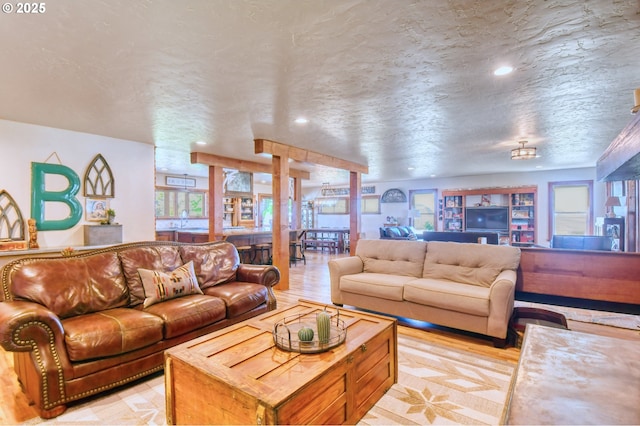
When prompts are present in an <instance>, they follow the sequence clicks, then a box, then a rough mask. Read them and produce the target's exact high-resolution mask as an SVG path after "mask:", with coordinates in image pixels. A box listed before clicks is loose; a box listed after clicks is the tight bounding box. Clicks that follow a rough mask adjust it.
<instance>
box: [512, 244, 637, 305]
mask: <svg viewBox="0 0 640 426" xmlns="http://www.w3.org/2000/svg"><path fill="white" fill-rule="evenodd" d="M520 250H521V257H520V267H519V268H518V279H517V281H516V291H519V292H525V293H536V294H544V295H549V296H561V297H573V298H578V299H588V300H600V301H605V302H614V303H628V304H636V305H640V281H638V277H639V276H640V254H638V253H624V252H610V251H590V250H563V249H547V248H521V249H520Z"/></svg>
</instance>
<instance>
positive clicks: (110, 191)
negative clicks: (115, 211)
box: [84, 154, 115, 198]
mask: <svg viewBox="0 0 640 426" xmlns="http://www.w3.org/2000/svg"><path fill="white" fill-rule="evenodd" d="M84 196H85V197H100V198H114V197H115V179H114V178H113V173H112V172H111V167H109V163H107V160H105V159H104V157H103V156H102V154H98V155H96V156H95V157H94V159H93V161H91V164H90V165H89V167H88V168H87V172H86V173H85V175H84Z"/></svg>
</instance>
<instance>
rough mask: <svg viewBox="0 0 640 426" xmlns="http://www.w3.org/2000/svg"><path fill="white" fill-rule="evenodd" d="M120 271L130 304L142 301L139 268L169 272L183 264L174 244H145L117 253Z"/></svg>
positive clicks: (142, 291)
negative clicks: (120, 264) (127, 289)
mask: <svg viewBox="0 0 640 426" xmlns="http://www.w3.org/2000/svg"><path fill="white" fill-rule="evenodd" d="M118 256H119V257H120V261H121V262H122V271H123V273H124V277H125V279H126V283H127V287H129V303H130V305H131V306H135V305H139V304H140V303H142V302H144V299H145V294H144V286H143V285H142V280H141V279H140V274H139V273H138V269H139V268H143V269H150V270H152V271H160V272H171V271H173V270H174V269H176V268H179V267H180V266H182V265H183V262H182V259H181V258H180V253H179V252H178V248H177V247H176V246H146V247H134V248H130V249H125V250H122V251H120V252H119V253H118Z"/></svg>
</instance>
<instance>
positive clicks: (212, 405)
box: [165, 301, 398, 425]
mask: <svg viewBox="0 0 640 426" xmlns="http://www.w3.org/2000/svg"><path fill="white" fill-rule="evenodd" d="M324 308H325V305H323V304H317V303H313V302H306V301H300V302H298V304H296V305H294V306H287V307H284V308H280V309H277V310H275V311H271V312H267V313H265V314H262V315H260V316H258V317H256V318H252V319H249V320H247V321H244V322H242V323H239V324H236V325H232V326H230V327H227V328H225V329H222V330H219V331H217V332H214V333H211V334H208V335H206V336H202V337H200V338H197V339H194V340H192V341H190V342H186V343H183V344H182V345H179V346H175V347H173V348H171V349H169V350H167V351H166V353H165V360H166V361H165V388H166V401H167V423H168V424H262V425H265V424H318V423H322V424H342V423H349V424H355V423H357V422H358V420H360V419H361V418H362V417H363V416H364V415H365V414H366V413H367V411H369V409H371V407H373V405H375V403H376V402H377V401H378V399H380V397H382V395H383V394H384V393H385V392H386V391H387V390H388V389H389V388H390V387H391V386H392V385H393V384H394V383H397V379H398V356H397V350H398V346H397V321H396V319H394V318H388V317H384V316H381V315H375V314H368V313H365V312H356V311H351V310H348V309H340V319H341V320H343V321H344V322H345V325H346V328H347V337H346V340H345V341H344V342H343V343H342V344H340V345H339V346H336V347H334V348H332V349H330V350H328V351H326V352H321V353H313V354H300V353H297V352H289V351H285V350H282V349H279V348H278V347H277V346H276V345H275V343H274V341H273V335H272V330H273V326H274V324H275V323H277V322H278V321H280V320H282V319H283V318H288V317H291V316H296V315H299V314H305V315H307V314H311V315H315V313H316V312H320V311H322V310H323V309H324ZM327 310H328V311H329V312H330V313H331V314H335V311H336V308H335V307H334V306H330V307H328V308H327Z"/></svg>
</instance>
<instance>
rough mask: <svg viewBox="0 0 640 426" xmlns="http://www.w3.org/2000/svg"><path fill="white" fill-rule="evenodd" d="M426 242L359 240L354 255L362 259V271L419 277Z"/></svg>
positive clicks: (420, 275)
mask: <svg viewBox="0 0 640 426" xmlns="http://www.w3.org/2000/svg"><path fill="white" fill-rule="evenodd" d="M426 251H427V243H425V242H423V241H408V240H400V241H394V240H360V241H358V245H357V246H356V255H357V256H359V257H360V258H361V259H362V263H363V264H364V272H371V273H380V274H390V275H403V276H410V277H416V278H420V277H422V270H423V266H424V258H425V253H426Z"/></svg>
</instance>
